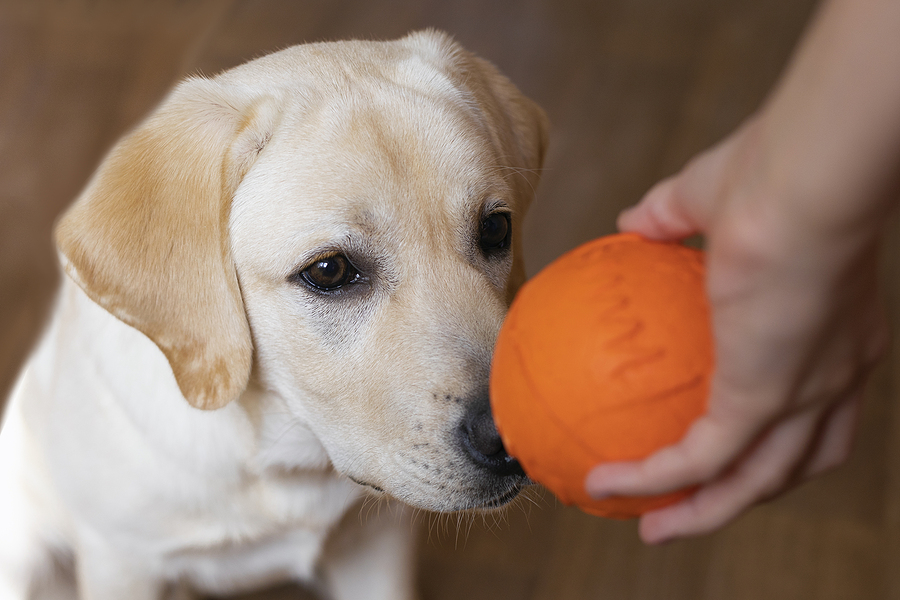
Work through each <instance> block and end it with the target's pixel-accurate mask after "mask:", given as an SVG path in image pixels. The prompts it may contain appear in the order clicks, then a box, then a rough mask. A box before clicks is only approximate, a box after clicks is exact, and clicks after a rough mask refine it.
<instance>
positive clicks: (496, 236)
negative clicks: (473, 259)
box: [481, 213, 512, 252]
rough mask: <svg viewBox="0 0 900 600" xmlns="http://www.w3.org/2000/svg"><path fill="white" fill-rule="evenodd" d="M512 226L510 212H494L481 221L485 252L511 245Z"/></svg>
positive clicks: (482, 242) (482, 244)
mask: <svg viewBox="0 0 900 600" xmlns="http://www.w3.org/2000/svg"><path fill="white" fill-rule="evenodd" d="M511 234H512V226H511V225H510V222H509V214H507V213H494V214H492V215H488V216H487V217H485V218H484V220H483V221H482V222H481V249H482V250H484V251H485V252H490V251H492V250H504V249H506V248H508V247H509V242H510V238H511V237H512V236H511Z"/></svg>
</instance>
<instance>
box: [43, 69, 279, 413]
mask: <svg viewBox="0 0 900 600" xmlns="http://www.w3.org/2000/svg"><path fill="white" fill-rule="evenodd" d="M279 114H280V111H279V107H278V102H277V101H276V100H275V99H273V98H271V97H253V96H252V94H250V92H248V91H246V90H243V89H237V88H231V87H229V86H226V85H224V84H220V83H218V82H216V81H215V80H208V79H204V78H191V79H188V80H186V81H185V82H183V83H182V84H180V85H179V86H178V87H177V88H176V89H175V90H174V91H173V92H172V93H171V95H170V96H169V97H168V98H167V99H166V100H165V101H164V102H163V104H162V105H161V106H160V108H159V109H157V111H156V112H155V113H153V114H152V115H151V116H150V117H149V118H148V119H147V120H146V121H145V122H144V123H143V124H141V125H140V126H139V127H138V128H137V129H136V130H135V131H133V132H132V133H130V134H129V135H128V136H127V137H125V138H124V139H123V140H122V141H120V142H119V143H118V145H116V146H115V147H114V148H113V149H112V151H111V152H110V154H109V155H108V156H107V158H106V160H105V161H104V162H103V164H102V165H101V166H100V168H99V169H98V171H97V173H96V174H95V175H94V177H93V179H92V180H91V182H90V183H89V185H88V187H87V188H86V189H85V191H84V192H83V193H82V195H81V197H80V198H79V199H78V200H77V202H76V203H75V204H74V205H72V207H71V208H70V209H69V210H68V211H67V212H66V213H65V214H64V215H63V217H62V218H61V219H60V221H59V223H58V224H57V227H56V243H57V246H58V248H59V250H60V252H61V254H62V257H63V262H64V265H65V269H66V272H67V273H68V274H69V276H70V277H71V278H72V279H73V280H75V282H77V283H78V285H79V286H81V288H82V289H83V290H84V291H85V292H86V293H87V295H88V296H89V297H90V298H92V299H93V300H94V301H95V302H96V303H97V304H99V305H100V306H102V307H103V308H105V309H106V310H107V311H109V312H110V313H112V314H113V315H115V316H116V317H118V318H119V319H121V320H122V321H124V322H125V323H127V324H129V325H131V326H132V327H135V328H136V329H138V330H140V331H141V332H143V333H144V334H145V335H146V336H147V337H149V338H150V339H151V340H153V342H154V343H156V345H157V346H158V347H159V348H160V350H162V352H163V353H164V354H165V356H166V358H167V359H168V361H169V364H170V365H171V367H172V372H173V373H174V375H175V379H176V381H177V382H178V386H179V387H180V389H181V392H182V394H184V397H185V398H186V399H187V400H188V402H190V403H191V405H193V406H195V407H198V408H203V409H215V408H219V407H222V406H224V405H226V404H228V403H229V402H230V401H232V400H234V399H235V398H237V397H238V396H239V395H240V393H241V392H242V391H243V390H244V388H245V387H246V385H247V380H248V378H249V376H250V367H251V359H252V343H251V338H250V327H249V324H248V322H247V318H246V315H245V312H244V306H243V301H242V298H241V290H240V287H239V285H238V279H237V274H236V271H235V268H234V265H233V262H232V258H231V250H230V243H229V236H228V219H229V213H230V209H231V199H232V196H233V194H234V192H235V190H236V188H237V186H238V185H239V184H240V182H241V180H242V178H243V177H244V175H245V174H246V173H247V171H248V170H249V169H250V167H251V166H252V165H253V163H254V161H255V160H256V158H257V156H258V155H259V153H260V152H262V150H263V149H264V148H265V146H266V144H267V142H268V140H269V138H270V137H271V135H272V133H273V130H274V128H275V126H276V124H277V120H278V118H279Z"/></svg>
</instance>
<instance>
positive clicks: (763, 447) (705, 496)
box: [640, 412, 818, 544]
mask: <svg viewBox="0 0 900 600" xmlns="http://www.w3.org/2000/svg"><path fill="white" fill-rule="evenodd" d="M817 421H818V415H817V414H816V413H814V412H804V413H800V414H798V415H795V416H794V417H792V418H790V419H788V420H786V421H782V422H780V423H779V424H778V425H777V426H776V427H775V428H774V429H773V430H772V431H771V432H769V434H768V435H766V437H765V438H764V439H763V440H761V442H760V443H759V444H758V445H757V446H756V447H755V448H754V449H753V450H752V451H751V453H750V454H748V455H747V456H744V457H743V458H742V459H741V460H740V461H739V462H738V463H737V464H736V465H735V466H734V468H733V469H732V470H730V471H729V472H727V473H726V474H725V475H723V476H722V477H719V478H718V479H715V480H714V481H712V482H711V483H708V484H706V485H704V486H703V487H702V488H701V489H700V490H699V491H698V492H697V493H696V494H694V495H693V496H692V497H691V498H688V499H687V500H685V501H683V502H680V503H678V504H675V505H673V506H669V507H666V508H663V509H661V510H658V511H654V512H651V513H647V514H646V515H644V516H643V517H642V518H641V524H640V535H641V538H642V539H643V540H644V541H645V542H646V543H648V544H658V543H661V542H665V541H668V540H671V539H674V538H679V537H686V536H691V535H701V534H705V533H709V532H711V531H714V530H716V529H719V528H720V527H722V526H724V525H725V524H726V523H728V522H730V521H731V520H733V519H734V518H735V517H737V516H738V515H740V514H741V513H742V512H743V511H744V510H746V509H747V508H749V507H750V506H752V505H753V504H756V503H757V502H759V501H761V500H764V499H767V498H769V497H771V496H773V495H775V494H776V493H777V492H780V491H782V490H783V489H785V488H786V487H787V486H788V485H789V484H790V482H791V481H792V480H793V479H794V476H795V474H796V471H797V466H798V462H800V461H801V460H802V459H803V457H805V456H807V448H808V447H809V444H810V443H811V440H812V439H813V438H814V437H815V432H816V425H817Z"/></svg>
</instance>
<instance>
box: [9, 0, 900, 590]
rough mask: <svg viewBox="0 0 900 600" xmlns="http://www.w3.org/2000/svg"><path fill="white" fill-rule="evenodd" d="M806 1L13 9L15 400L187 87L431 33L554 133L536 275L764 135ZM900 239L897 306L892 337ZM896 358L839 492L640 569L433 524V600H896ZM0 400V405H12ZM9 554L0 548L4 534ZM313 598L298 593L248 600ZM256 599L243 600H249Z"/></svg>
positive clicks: (426, 551)
mask: <svg viewBox="0 0 900 600" xmlns="http://www.w3.org/2000/svg"><path fill="white" fill-rule="evenodd" d="M814 4H815V3H814V2H813V1H812V0H757V1H756V2H743V1H740V0H603V1H600V0H520V1H513V0H421V1H415V0H304V1H303V2H297V1H295V0H223V1H216V0H190V1H187V0H165V1H157V2H150V1H145V2H138V1H136V0H124V1H120V2H115V1H114V0H4V1H3V2H2V3H0V392H4V393H5V390H8V388H9V386H10V384H11V381H12V379H13V377H14V375H15V373H16V371H17V369H18V368H19V366H20V365H21V362H22V361H23V360H24V357H25V356H26V354H27V352H28V349H29V347H30V345H31V344H32V343H33V341H34V340H35V337H36V336H37V334H38V332H39V330H40V327H41V324H42V322H43V320H44V318H45V316H46V312H47V306H48V303H49V301H50V299H51V298H52V295H53V291H54V289H55V287H56V285H57V281H58V269H57V266H56V261H55V254H54V250H53V248H52V246H51V243H50V229H51V227H52V223H53V221H54V219H55V217H56V215H57V214H58V213H59V211H60V210H61V209H62V208H63V207H65V206H66V205H67V204H68V203H69V202H70V201H71V199H72V198H73V197H74V196H75V195H76V194H77V193H78V191H79V189H80V188H81V187H82V186H83V185H84V184H85V182H86V180H87V179H88V177H89V176H90V175H91V173H92V171H93V169H94V167H95V166H96V164H97V163H98V161H99V160H100V159H101V157H102V155H103V154H104V152H105V151H106V150H107V149H108V148H109V146H110V145H111V144H112V143H113V142H114V141H115V140H116V139H117V137H118V136H120V135H121V134H122V133H123V132H124V131H125V130H127V129H128V128H129V127H130V126H132V125H133V124H134V123H135V122H136V121H137V120H138V119H139V118H140V117H141V116H142V115H143V114H145V113H146V112H147V111H148V110H149V109H151V108H152V107H153V106H154V104H155V103H156V102H157V101H158V100H159V99H160V97H161V96H162V95H163V94H164V93H165V91H166V90H167V89H168V88H169V87H170V86H171V85H172V84H173V82H175V81H177V80H178V79H179V78H180V77H182V76H183V75H185V74H188V73H193V72H203V73H215V72H217V71H219V70H221V69H223V68H226V67H229V66H232V65H235V64H238V63H240V62H242V61H244V60H246V59H249V58H253V57H256V56H259V55H260V54H263V53H265V52H267V51H270V50H273V49H277V48H282V47H284V46H287V45H290V44H294V43H300V42H304V41H313V40H323V39H336V38H345V37H366V38H391V37H397V36H400V35H403V34H404V33H406V32H407V31H409V30H412V29H417V28H423V27H438V28H441V29H444V30H447V31H449V32H451V33H452V34H453V35H454V36H455V37H456V38H457V39H458V40H459V41H461V42H462V43H463V44H464V45H466V46H467V47H469V48H470V49H471V50H474V51H475V52H477V53H479V54H481V55H482V56H484V57H486V58H488V59H490V60H491V61H493V62H494V63H495V64H497V65H498V66H499V67H500V68H501V69H502V70H503V71H504V72H505V73H506V74H507V75H509V76H510V78H511V79H512V80H513V81H514V82H516V83H517V84H518V85H519V87H520V88H521V89H522V90H523V91H525V92H526V94H528V95H529V96H531V97H532V98H534V99H535V100H537V101H538V102H539V103H540V104H541V105H543V106H544V107H545V109H546V110H547V112H548V114H549V116H550V119H551V121H552V123H553V131H552V137H551V149H550V152H549V155H548V157H547V163H546V168H545V172H544V176H543V182H542V184H541V187H540V190H539V194H538V201H537V203H536V206H535V207H534V209H533V212H532V213H531V215H530V217H529V220H528V222H527V226H526V236H527V241H526V262H527V265H528V269H529V271H530V272H531V273H534V272H536V271H537V270H538V269H539V268H540V267H542V266H543V265H545V264H546V263H548V262H549V261H550V260H552V259H553V258H554V257H555V256H557V255H559V254H560V253H562V252H563V251H565V250H567V249H569V248H572V247H574V246H575V245H577V244H578V243H580V242H583V241H586V240H588V239H591V238H594V237H597V236H599V235H603V234H607V233H611V232H612V231H613V230H614V220H615V216H616V214H617V213H618V211H619V210H621V209H622V208H623V207H625V206H627V205H629V204H632V203H634V202H635V201H637V200H638V199H639V197H640V196H641V194H642V192H643V191H644V190H646V189H647V188H648V187H649V186H650V185H651V184H653V183H654V182H655V181H656V180H657V179H659V178H660V177H662V176H664V175H667V174H670V173H672V172H673V171H675V170H677V169H678V168H679V167H680V166H681V165H682V164H683V163H684V161H685V160H687V159H688V158H689V157H690V156H691V155H692V154H693V153H695V152H697V151H699V150H701V149H703V148H704V147H706V146H707V145H709V144H711V143H713V142H715V141H716V140H717V139H719V138H720V137H721V136H723V135H725V134H726V133H727V132H729V131H730V130H731V129H732V128H733V127H735V126H736V125H737V124H738V123H739V122H740V121H741V120H742V119H743V118H745V117H746V116H747V115H748V114H749V113H751V112H752V111H753V110H754V109H755V108H756V107H757V106H758V105H759V103H760V102H761V100H762V99H763V98H764V96H765V94H766V92H767V90H768V89H769V88H770V86H771V85H772V84H773V82H774V81H775V80H776V78H777V76H778V73H779V71H780V70H781V68H782V67H783V65H784V63H785V61H786V59H787V56H788V55H789V53H790V50H791V48H792V47H793V45H794V44H795V42H796V40H797V38H798V36H799V34H800V32H801V31H802V29H803V26H804V23H805V22H806V21H807V19H808V18H809V16H810V14H811V12H812V10H813V8H814ZM898 245H900V228H898V226H897V223H892V224H890V232H889V235H888V241H887V243H886V250H885V253H884V273H885V279H884V280H885V295H886V298H887V301H888V303H889V307H890V312H891V314H892V316H894V317H895V319H894V321H895V322H900V320H898V319H897V318H896V317H897V316H900V265H898V263H897V259H896V258H895V257H897V256H900V247H898ZM898 362H900V355H898V353H897V352H894V353H892V354H891V355H889V356H888V358H887V360H886V361H885V364H884V365H883V367H882V368H881V369H880V370H879V371H878V373H877V374H876V376H875V377H874V378H873V381H872V385H871V387H870V393H869V402H868V405H867V410H866V413H865V418H864V420H863V423H862V427H861V433H860V437H859V440H858V443H857V447H856V452H855V454H854V456H853V458H852V460H851V461H850V462H849V464H847V465H846V466H845V467H843V468H842V469H840V470H838V471H837V472H834V473H832V474H830V475H828V476H826V477H823V478H820V479H818V480H816V481H814V482H811V483H809V484H807V485H805V486H803V487H801V488H800V489H798V490H796V491H794V492H792V493H790V494H788V495H787V496H785V497H782V498H780V499H778V500H776V501H774V502H771V503H769V504H767V505H765V506H762V507H759V508H756V509H754V510H752V511H751V512H749V513H748V514H746V515H745V516H744V517H742V518H741V519H739V520H738V521H737V522H735V523H734V524H732V525H731V526H729V527H728V528H726V529H725V530H723V531H721V532H719V533H716V534H714V535H711V536H708V537H705V538H702V539H696V540H691V541H686V542H677V543H673V544H671V545H668V546H665V547H661V548H649V547H645V546H643V545H642V544H641V543H640V542H639V541H638V539H637V534H636V527H635V524H634V523H633V522H612V521H605V520H601V519H597V518H593V517H588V516H586V515H584V514H582V513H580V512H578V511H576V510H573V509H568V508H565V507H561V506H559V505H557V504H556V503H555V501H554V500H553V499H552V497H550V496H549V495H539V494H538V495H536V496H535V497H533V501H532V502H525V503H522V504H520V505H518V506H516V507H514V508H512V509H510V510H509V511H508V512H507V513H506V514H504V515H502V516H499V517H498V518H496V519H492V518H490V519H487V520H485V521H484V522H482V521H481V520H479V521H476V522H473V523H463V524H458V523H457V522H456V521H455V520H441V519H438V518H437V517H426V518H424V519H423V520H424V521H425V522H426V525H427V527H426V528H425V531H424V533H423V536H422V551H421V556H422V564H421V568H420V585H421V589H422V594H423V597H424V598H425V599H426V600H444V599H447V600H449V599H451V598H452V599H459V598H467V599H469V600H481V599H494V600H500V599H531V600H545V599H546V600H582V599H588V598H591V599H598V598H599V599H610V600H619V599H621V600H643V599H647V600H650V599H652V600H664V599H665V600H681V599H684V600H703V599H729V600H742V599H748V600H749V599H760V598H766V599H772V600H782V599H783V600H806V599H809V600H812V599H815V600H831V599H834V600H837V599H862V598H865V599H887V598H900V570H898V569H896V568H894V567H895V565H896V563H897V562H898V559H900V477H898V475H900V410H898V404H897V402H896V396H897V394H898V390H897V383H898V380H897V378H896V376H895V375H894V373H900V368H895V367H898V366H900V365H897V364H896V363H898ZM0 397H2V395H0ZM0 535H2V534H0ZM297 597H302V598H311V596H309V595H308V594H307V593H306V592H301V591H298V590H296V589H294V588H280V589H277V590H270V591H268V592H264V593H261V594H258V595H255V596H252V598H253V599H255V600H264V599H265V600H276V599H286V598H297ZM250 598H251V596H247V597H244V600H250Z"/></svg>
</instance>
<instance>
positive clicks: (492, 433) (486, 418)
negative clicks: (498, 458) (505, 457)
mask: <svg viewBox="0 0 900 600" xmlns="http://www.w3.org/2000/svg"><path fill="white" fill-rule="evenodd" d="M469 441H470V442H471V443H472V447H473V448H474V449H475V450H477V451H478V452H479V453H480V454H482V455H484V456H486V457H491V456H494V455H495V454H499V453H501V452H504V451H505V450H504V448H503V442H502V441H501V440H500V434H499V433H497V427H496V425H494V419H493V418H491V413H489V412H485V413H481V414H479V415H477V416H476V417H475V418H474V419H472V422H471V423H470V424H469Z"/></svg>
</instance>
